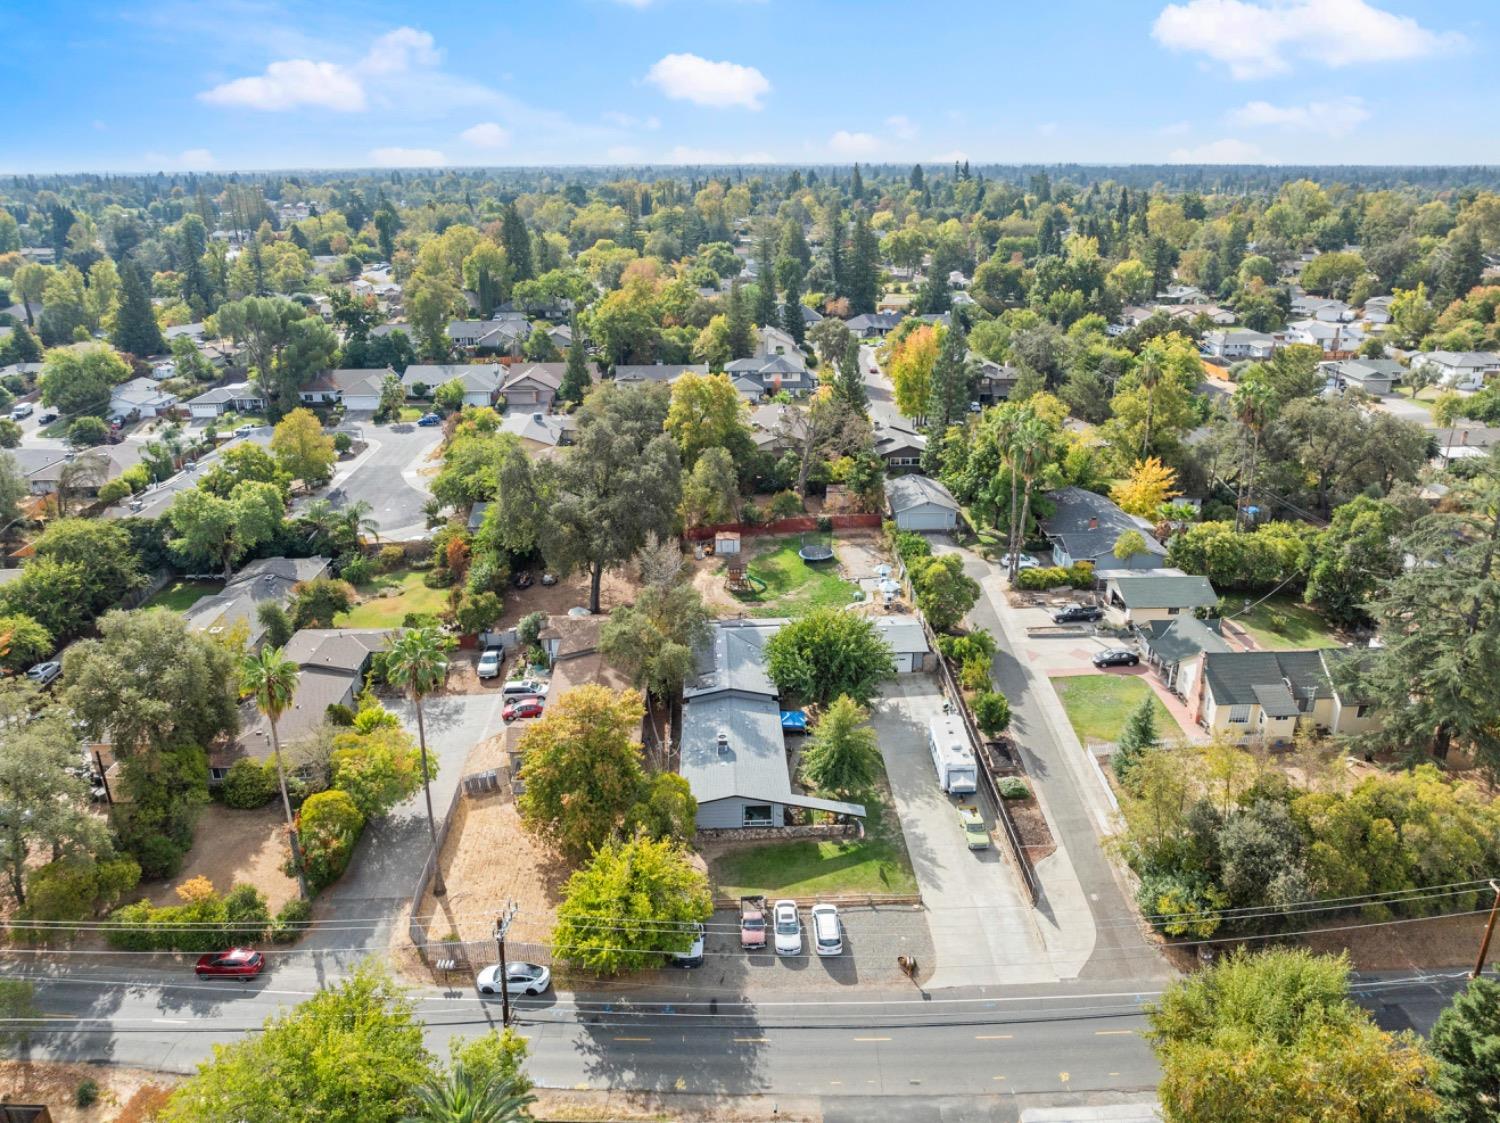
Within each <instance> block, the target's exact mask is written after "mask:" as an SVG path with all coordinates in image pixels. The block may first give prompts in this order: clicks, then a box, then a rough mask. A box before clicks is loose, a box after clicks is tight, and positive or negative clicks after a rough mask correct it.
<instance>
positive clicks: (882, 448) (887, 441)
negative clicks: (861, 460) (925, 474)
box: [873, 420, 927, 470]
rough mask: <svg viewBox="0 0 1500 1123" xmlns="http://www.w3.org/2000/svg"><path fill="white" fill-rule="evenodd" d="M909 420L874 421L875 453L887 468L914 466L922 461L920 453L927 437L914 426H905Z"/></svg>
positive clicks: (898, 468) (895, 468)
mask: <svg viewBox="0 0 1500 1123" xmlns="http://www.w3.org/2000/svg"><path fill="white" fill-rule="evenodd" d="M910 424H911V423H910V422H909V421H904V420H903V421H900V422H889V421H879V420H877V421H876V422H875V423H874V426H873V428H874V431H875V455H877V456H879V457H880V459H882V460H884V461H885V466H886V467H887V468H889V469H893V470H900V469H904V468H915V467H917V466H918V465H919V464H921V463H922V453H923V452H924V451H926V449H927V437H926V436H925V435H924V434H922V433H919V432H917V431H916V429H915V428H910V429H908V428H906V426H907V425H910Z"/></svg>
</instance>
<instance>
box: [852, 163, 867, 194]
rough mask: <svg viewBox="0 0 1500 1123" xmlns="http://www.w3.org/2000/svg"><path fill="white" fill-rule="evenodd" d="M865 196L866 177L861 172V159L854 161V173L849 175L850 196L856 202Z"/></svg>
mask: <svg viewBox="0 0 1500 1123" xmlns="http://www.w3.org/2000/svg"><path fill="white" fill-rule="evenodd" d="M864 197H865V181H864V177H863V176H861V175H860V174H859V161H858V160H856V161H855V162H854V174H853V175H852V176H850V177H849V198H851V199H853V200H854V201H855V202H856V203H857V202H859V201H860V200H861V199H863V198H864Z"/></svg>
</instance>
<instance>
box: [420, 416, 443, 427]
mask: <svg viewBox="0 0 1500 1123" xmlns="http://www.w3.org/2000/svg"><path fill="white" fill-rule="evenodd" d="M442 423H443V419H442V418H441V417H439V416H438V415H437V414H435V413H424V414H423V415H422V416H421V417H419V418H417V424H418V425H441V424H442Z"/></svg>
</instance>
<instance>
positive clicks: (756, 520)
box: [740, 502, 766, 526]
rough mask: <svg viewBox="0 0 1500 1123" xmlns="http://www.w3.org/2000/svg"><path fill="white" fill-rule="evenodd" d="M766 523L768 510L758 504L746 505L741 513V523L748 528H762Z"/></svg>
mask: <svg viewBox="0 0 1500 1123" xmlns="http://www.w3.org/2000/svg"><path fill="white" fill-rule="evenodd" d="M765 521H766V509H765V508H764V507H762V506H761V505H760V504H758V503H754V502H751V503H746V504H745V506H744V508H743V509H742V510H741V511H740V522H742V523H744V524H745V525H746V526H760V525H761V523H763V522H765Z"/></svg>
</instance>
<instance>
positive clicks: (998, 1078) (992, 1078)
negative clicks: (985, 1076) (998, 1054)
mask: <svg viewBox="0 0 1500 1123" xmlns="http://www.w3.org/2000/svg"><path fill="white" fill-rule="evenodd" d="M990 1079H991V1080H1004V1079H1005V1077H1003V1076H992V1077H990Z"/></svg>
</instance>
